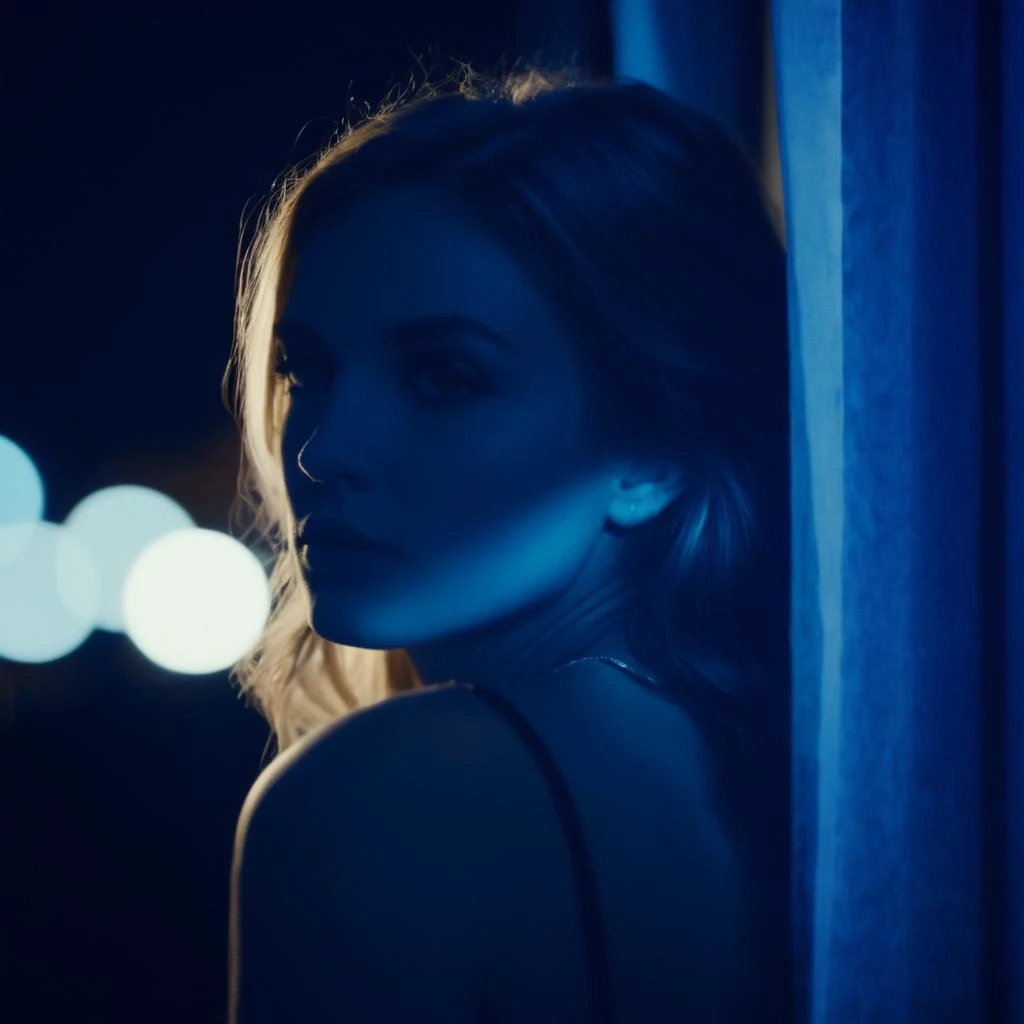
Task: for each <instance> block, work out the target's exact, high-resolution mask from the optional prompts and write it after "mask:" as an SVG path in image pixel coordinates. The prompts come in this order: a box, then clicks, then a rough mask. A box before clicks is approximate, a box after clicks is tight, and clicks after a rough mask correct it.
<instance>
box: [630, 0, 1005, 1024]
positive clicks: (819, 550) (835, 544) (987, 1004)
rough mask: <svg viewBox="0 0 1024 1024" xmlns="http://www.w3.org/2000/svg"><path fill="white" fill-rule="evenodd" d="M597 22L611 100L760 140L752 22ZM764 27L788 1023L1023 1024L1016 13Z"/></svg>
mask: <svg viewBox="0 0 1024 1024" xmlns="http://www.w3.org/2000/svg"><path fill="white" fill-rule="evenodd" d="M754 6H755V7H756V6H757V5H754ZM762 10H763V8H762ZM610 11H611V25H612V31H613V36H614V52H615V70H616V72H617V73H619V74H622V75H625V76H628V77H632V78H641V79H644V80H647V81H650V82H651V83H652V84H654V85H657V86H658V87H660V88H663V89H665V90H666V91H668V92H670V93H672V94H673V95H676V96H677V97H678V98H679V99H681V100H683V101H684V102H688V103H692V104H694V105H695V106H699V107H701V108H703V109H705V110H707V111H709V112H710V113H713V114H715V115H716V116H718V117H719V118H720V119H722V120H723V121H725V122H726V123H728V124H730V125H731V126H732V127H733V128H734V129H735V130H737V131H738V132H739V134H740V135H741V136H745V137H747V138H749V127H746V128H745V127H744V126H745V125H749V121H748V120H745V119H746V118H749V109H748V108H747V107H745V106H744V104H745V103H746V102H747V100H746V99H745V96H746V93H745V92H744V91H743V90H739V91H737V89H736V88H735V83H736V82H737V81H740V80H741V79H742V78H743V77H744V75H745V72H744V71H743V69H742V68H741V67H740V66H739V63H740V62H743V61H745V60H747V59H748V58H749V50H748V49H747V48H746V45H745V44H744V43H742V42H741V37H743V38H746V33H748V32H749V26H750V24H751V18H752V13H751V5H750V4H747V5H743V4H740V3H730V4H722V5H718V4H708V3H703V2H701V0H679V2H678V3H676V4H668V3H658V2H656V0H611V3H610ZM770 18H771V36H772V45H773V55H774V67H775V70H774V83H775V89H776V97H777V99H776V111H777V116H778V133H779V146H780V154H781V171H782V182H783V192H784V205H785V228H786V237H787V245H788V253H789V264H790V304H791V325H792V326H791V347H790V351H791V385H792V403H793V405H792V425H793V440H792V460H793V484H792V488H793V490H792V497H793V559H794V562H793V569H794V592H793V605H792V608H793V626H792V644H793V655H794V676H793V702H794V703H793V733H794V762H793V783H794V822H793V840H794V865H793V868H794V875H793V878H794V945H795V948H796V953H797V964H798V968H797V979H796V980H797V989H798V993H799V1007H800V1013H799V1019H800V1020H802V1021H809V1022H813V1024H858V1022H872V1024H888V1022H893V1024H895V1022H922V1024H924V1022H927V1024H936V1022H946V1021H949V1022H956V1024H974V1022H982V1021H990V1022H993V1024H994V1022H996V1021H1008V1020H1010V1021H1013V1022H1014V1024H1024V991H1022V989H1024V979H1022V974H1024V836H1022V832H1024V821H1022V815H1024V811H1022V808H1024V749H1022V748H1024V696H1022V694H1024V536H1022V534H1024V354H1022V351H1021V347H1022V345H1021V337H1022V333H1024V301H1022V296H1024V259H1022V255H1024V253H1022V245H1024V243H1022V233H1021V220H1022V215H1024V203H1022V197H1021V183H1022V182H1024V156H1022V152H1021V147H1022V141H1021V117H1020V105H1021V103H1022V101H1024V74H1022V64H1024V46H1022V26H1021V22H1022V15H1021V4H1020V2H1019V0H1006V9H1005V11H1003V10H1001V8H1000V5H999V4H998V3H994V2H993V3H991V4H988V5H986V0H942V2H941V3H937V2H933V0H887V2H884V3H882V2H880V3H874V4H868V3H858V4H854V3H852V2H847V3H843V2H842V0H775V2H774V3H773V4H772V7H771V11H770ZM1001 19H1002V21H1001ZM744 54H747V56H744ZM1014 102H1015V103H1016V107H1014Z"/></svg>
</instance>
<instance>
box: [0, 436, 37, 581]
mask: <svg viewBox="0 0 1024 1024" xmlns="http://www.w3.org/2000/svg"><path fill="white" fill-rule="evenodd" d="M45 505H46V492H45V490H44V488H43V478H42V476H40V474H39V470H38V469H36V464H35V463H34V462H33V461H32V459H31V458H30V457H29V454H28V452H26V451H25V449H24V448H22V447H21V446H20V445H19V444H17V443H16V442H14V441H12V440H11V439H10V438H9V437H5V436H4V435H3V434H0V526H6V525H7V524H8V523H37V522H39V521H40V520H41V519H42V518H43V509H44V507H45ZM20 536H23V537H28V536H30V534H21V535H20ZM4 549H5V550H6V552H7V555H8V557H10V555H11V554H12V553H13V552H14V538H13V535H9V536H8V537H7V539H6V541H5V544H4ZM2 566H3V562H0V567H2Z"/></svg>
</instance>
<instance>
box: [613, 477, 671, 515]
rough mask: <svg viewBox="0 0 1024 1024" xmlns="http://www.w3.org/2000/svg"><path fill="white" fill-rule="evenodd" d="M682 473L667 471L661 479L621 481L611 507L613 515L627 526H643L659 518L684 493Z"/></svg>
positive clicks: (616, 488)
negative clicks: (634, 481) (680, 474)
mask: <svg viewBox="0 0 1024 1024" xmlns="http://www.w3.org/2000/svg"><path fill="white" fill-rule="evenodd" d="M682 490H683V484H682V479H681V476H679V475H677V474H676V473H675V472H674V471H666V472H664V473H662V474H661V476H660V478H659V479H657V480H652V479H647V480H644V481H643V482H638V483H631V482H630V481H628V480H623V481H620V482H619V483H618V484H617V485H616V487H615V493H614V494H613V495H612V499H611V502H610V503H609V507H608V516H609V518H610V519H611V520H612V521H613V522H615V523H617V524H618V525H619V526H623V527H633V526H642V525H643V524H644V523H647V522H650V520H652V519H655V518H657V517H658V516H659V515H660V514H661V513H662V512H663V511H664V510H665V508H667V507H668V506H669V505H670V504H671V503H672V502H673V501H675V499H676V498H677V497H678V496H679V495H680V494H681V493H682Z"/></svg>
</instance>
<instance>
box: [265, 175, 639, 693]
mask: <svg viewBox="0 0 1024 1024" xmlns="http://www.w3.org/2000/svg"><path fill="white" fill-rule="evenodd" d="M278 324H279V330H278V336H279V337H280V338H281V340H282V342H283V344H284V346H285V350H286V353H287V364H286V366H285V369H286V370H291V371H292V372H294V374H295V376H296V377H297V378H298V381H299V383H300V386H297V387H293V389H292V403H291V409H290V412H289V415H288V421H287V425H286V429H285V434H284V439H283V453H284V469H285V478H286V483H287V487H288V492H289V497H290V500H291V503H292V506H293V510H294V513H295V518H296V520H297V521H298V522H299V523H300V524H301V522H302V520H303V519H304V518H305V517H306V516H309V517H310V518H309V529H310V531H313V530H315V529H316V528H317V527H318V526H319V527H321V528H322V529H324V530H326V531H330V529H331V526H332V523H334V522H340V523H344V524H346V525H349V526H352V527H355V528H356V529H358V530H360V531H362V532H363V533H366V534H369V535H370V536H371V537H373V538H374V539H376V540H378V541H381V542H383V543H384V544H386V545H388V546H390V547H391V548H393V549H394V551H393V553H388V554H385V553H377V552H370V553H366V552H352V551H351V550H349V549H345V548H342V547H334V546H332V545H330V544H317V543H315V542H314V543H310V546H309V549H308V552H307V557H308V562H309V572H308V575H307V577H306V580H307V584H308V588H309V592H310V595H311V598H312V601H313V613H312V622H311V625H312V626H313V628H314V630H315V631H316V632H317V633H318V634H319V635H321V636H323V637H325V638H327V639H329V640H331V641H333V642H335V643H340V644H346V645H351V646H356V647H367V648H376V649H389V648H406V649H408V650H409V653H410V654H411V655H412V657H413V660H414V662H415V663H416V664H417V668H418V669H419V670H420V673H421V675H422V676H423V677H424V679H425V681H427V682H432V681H435V680H434V679H433V678H432V676H434V675H436V676H437V680H436V681H440V680H441V679H442V678H449V677H451V676H457V675H458V674H459V673H460V672H461V673H470V672H472V671H473V669H472V667H471V666H475V665H476V664H477V663H476V662H475V661H474V659H475V658H478V657H480V654H479V650H480V648H481V645H483V647H485V648H486V651H487V652H488V653H487V655H486V657H487V658H489V659H493V658H500V657H510V656H511V657H515V656H517V653H516V652H521V651H523V650H526V649H531V650H532V649H533V648H535V647H537V646H538V645H540V646H542V645H544V644H545V643H547V642H548V641H547V640H545V639H544V637H546V636H547V635H548V634H551V635H555V634H563V633H564V632H565V631H566V630H572V629H573V628H576V627H579V628H580V629H584V628H587V627H588V625H589V626H590V627H592V628H596V624H597V621H598V618H597V617H599V611H600V609H601V608H607V602H606V601H604V597H605V596H606V595H607V594H608V593H609V592H610V591H614V590H616V588H617V582H616V581H617V574H616V571H615V565H616V560H617V558H618V557H619V554H620V545H621V539H620V538H619V537H616V536H614V535H612V534H611V533H609V532H608V530H607V529H606V524H607V519H608V515H609V502H610V499H612V498H613V497H614V495H615V494H616V493H617V492H616V484H617V483H618V481H619V480H620V479H621V474H620V476H616V474H615V469H614V467H613V465H612V463H611V461H610V460H609V459H607V458H606V457H605V455H604V453H602V452H600V451H598V450H597V448H596V445H595V443H594V442H593V440H592V438H593V437H594V436H596V434H595V431H594V429H593V427H592V424H593V423H594V420H593V417H594V416H595V415H596V413H595V412H594V411H593V409H592V408H591V406H592V404H593V402H592V400H591V399H590V397H589V391H588V389H587V387H586V385H585V380H584V375H583V372H582V369H581V367H580V366H579V365H578V356H577V355H576V354H575V353H574V350H573V347H572V345H571V344H570V342H569V339H568V338H567V337H566V336H565V335H564V333H563V331H562V329H561V328H560V326H559V324H558V322H557V321H556V318H555V316H554V314H553V313H552V311H551V310H550V309H549V308H548V306H547V305H546V303H545V301H544V299H543V298H542V296H541V294H540V293H539V292H538V291H537V290H536V289H535V288H534V287H532V286H531V285H530V283H529V282H528V279H527V278H526V276H525V275H524V274H523V272H521V271H520V269H519V267H518V266H517V265H516V263H515V262H514V260H513V258H512V257H511V255H510V254H509V253H508V252H507V251H506V250H504V249H503V248H502V247H501V246H500V244H498V243H496V242H495V241H493V240H492V238H491V237H490V236H489V235H488V234H486V233H485V232H484V231H483V230H482V229H481V228H479V227H477V226H476V225H475V224H474V222H473V221H471V220H470V219H469V218H468V217H467V216H466V215H465V214H464V213H463V212H462V211H460V209H459V208H458V207H457V206H456V205H455V204H454V203H453V202H452V200H450V199H446V198H445V196H444V194H443V193H441V192H440V191H434V190H431V189H429V188H427V187H415V188H413V187H408V188H403V189H400V190H396V189H392V190H389V191H387V192H384V191H382V192H380V193H377V194H374V195H371V196H369V197H366V198H364V199H363V200H361V201H360V202H359V203H358V204H357V205H354V206H352V207H351V208H349V209H348V210H346V211H344V212H342V213H339V214H336V215H335V216H334V217H333V219H330V220H327V221H325V222H323V223H321V224H320V225H318V227H317V228H316V229H315V231H314V233H313V234H311V236H310V237H309V239H308V242H307V243H306V244H305V246H304V248H303V249H302V251H301V252H300V253H299V255H298V260H297V264H296V267H295V274H294V277H293V281H292V284H291V287H290V291H289V294H288V296H287V302H286V303H285V306H284V308H283V309H282V310H280V311H279V317H278ZM474 324H476V325H478V326H474ZM300 459H301V465H300ZM303 468H304V469H305V470H306V472H305V473H304V472H303ZM307 474H308V475H307ZM310 477H313V478H315V480H316V481H319V482H317V483H315V482H313V480H311V479H310ZM301 543H302V542H301V541H300V544H301ZM595 609H596V610H595ZM563 639H564V637H563Z"/></svg>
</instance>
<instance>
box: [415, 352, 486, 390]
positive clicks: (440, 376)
mask: <svg viewBox="0 0 1024 1024" xmlns="http://www.w3.org/2000/svg"><path fill="white" fill-rule="evenodd" d="M420 380H429V381H431V382H432V384H433V387H431V388H430V389H429V390H431V391H433V392H434V394H429V393H424V392H423V391H422V389H416V388H415V386H414V385H415V383H416V382H418V381H420ZM480 380H481V377H480V374H479V373H477V371H476V370H475V369H474V368H473V367H472V366H470V365H469V363H467V362H466V361H465V360H464V359H460V358H457V357H455V356H452V355H450V354H445V353H440V352H423V353H420V354H419V355H416V356H414V357H413V358H412V359H410V360H409V362H408V364H407V367H406V373H405V381H406V383H407V384H408V385H410V386H413V390H418V391H419V394H420V396H421V397H423V398H425V399H426V400H427V401H428V402H449V401H457V400H459V399H462V398H468V397H470V396H471V395H473V394H474V393H476V392H477V391H479V390H480V387H479V385H480Z"/></svg>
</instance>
